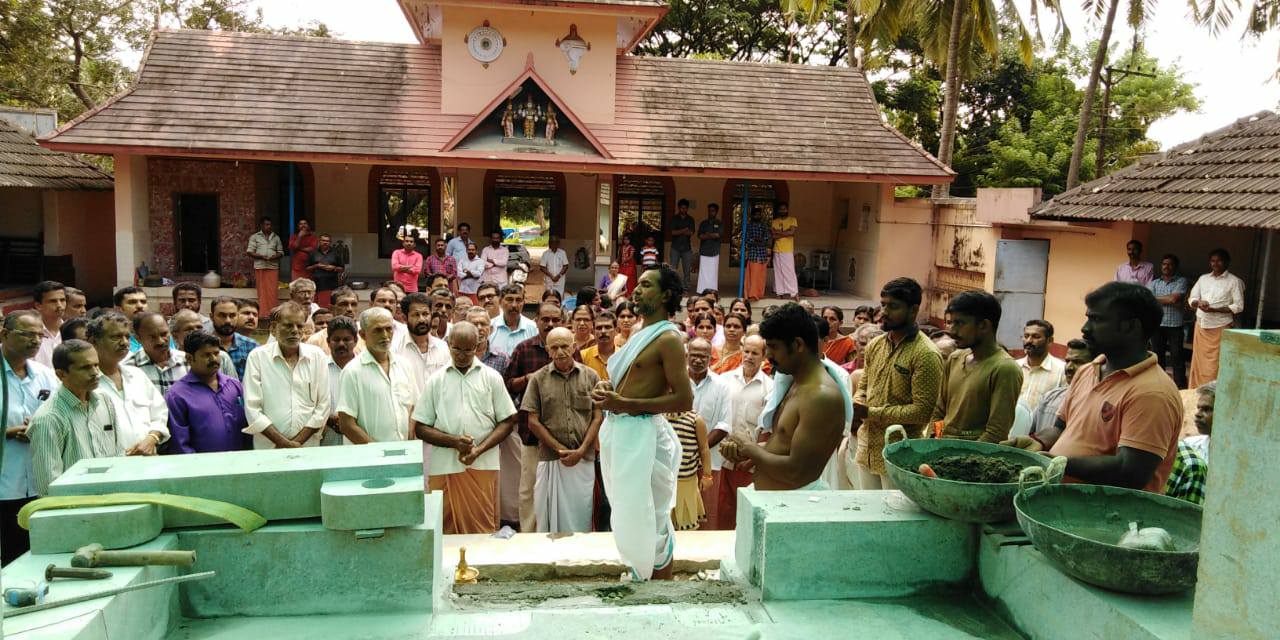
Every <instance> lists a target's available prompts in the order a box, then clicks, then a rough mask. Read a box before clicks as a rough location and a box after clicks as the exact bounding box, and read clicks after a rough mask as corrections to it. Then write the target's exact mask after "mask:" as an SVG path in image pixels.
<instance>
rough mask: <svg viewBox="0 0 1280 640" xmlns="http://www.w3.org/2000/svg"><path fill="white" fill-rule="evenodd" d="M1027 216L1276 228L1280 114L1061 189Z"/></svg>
mask: <svg viewBox="0 0 1280 640" xmlns="http://www.w3.org/2000/svg"><path fill="white" fill-rule="evenodd" d="M1031 217H1032V218H1039V219H1043V220H1128V221H1135V222H1163V223H1170V224H1195V225H1214V226H1225V227H1249V228H1259V229H1280V116H1277V115H1276V114H1275V113H1273V112H1271V111H1261V112H1259V113H1256V114H1254V115H1251V116H1248V117H1245V118H1241V119H1240V120H1237V121H1236V122H1235V123H1233V124H1231V125H1229V126H1227V127H1223V128H1222V129H1219V130H1217V131H1214V132H1211V133H1207V134H1205V135H1203V136H1201V137H1200V138H1199V139H1197V140H1193V141H1191V142H1187V143H1184V144H1181V145H1178V146H1176V147H1174V148H1172V149H1170V150H1169V151H1167V152H1165V153H1162V154H1159V155H1157V156H1153V157H1151V158H1147V159H1144V160H1140V161H1138V162H1136V163H1134V164H1132V165H1129V166H1128V167H1125V168H1124V169H1121V170H1119V171H1117V172H1115V173H1113V174H1111V175H1109V176H1104V177H1102V178H1099V179H1097V180H1094V181H1092V182H1088V183H1085V184H1082V185H1080V186H1078V187H1076V188H1074V189H1071V190H1068V191H1064V192H1063V193H1061V194H1059V195H1057V196H1055V197H1054V198H1053V199H1051V200H1049V201H1047V202H1044V203H1042V204H1040V206H1038V207H1036V208H1034V209H1032V210H1031Z"/></svg>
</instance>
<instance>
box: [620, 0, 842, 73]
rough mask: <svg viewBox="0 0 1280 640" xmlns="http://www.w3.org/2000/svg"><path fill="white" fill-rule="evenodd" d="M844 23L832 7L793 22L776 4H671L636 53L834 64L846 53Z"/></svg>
mask: <svg viewBox="0 0 1280 640" xmlns="http://www.w3.org/2000/svg"><path fill="white" fill-rule="evenodd" d="M845 25H846V21H845V17H844V14H843V13H842V12H840V11H837V10H835V9H825V10H823V11H822V12H821V13H820V14H818V15H817V16H816V17H815V18H814V19H813V20H811V21H805V22H803V23H801V22H797V21H795V20H792V19H791V18H788V17H787V16H786V15H785V14H784V13H783V12H782V10H781V9H780V8H779V6H778V1H777V0H671V10H670V11H668V12H667V15H666V16H664V17H663V18H662V20H661V21H660V22H659V23H658V26H657V27H655V28H654V30H653V31H652V32H651V33H650V34H649V35H648V37H646V38H645V39H644V40H643V41H642V42H641V43H640V44H639V46H638V47H637V53H641V54H644V55H652V56H665V57H673V58H693V57H699V58H714V59H718V60H741V61H752V62H796V63H800V64H828V65H833V66H834V65H838V64H841V62H842V61H844V60H845V59H846V56H847V55H848V51H847V49H846V45H845Z"/></svg>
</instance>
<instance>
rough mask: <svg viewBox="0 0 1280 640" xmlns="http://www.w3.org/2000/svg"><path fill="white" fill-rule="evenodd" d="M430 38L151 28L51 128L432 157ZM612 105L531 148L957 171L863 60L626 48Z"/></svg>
mask: <svg viewBox="0 0 1280 640" xmlns="http://www.w3.org/2000/svg"><path fill="white" fill-rule="evenodd" d="M440 58H441V56H440V49H439V47H438V46H433V45H419V44H391V43H375V42H351V41H343V40H334V39H324V38H306V37H298V36H279V35H266V34H246V33H231V32H214V31H191V30H162V31H158V32H156V34H155V36H154V39H153V42H152V44H151V46H150V47H149V48H148V51H147V53H146V56H145V57H144V59H143V64H142V68H141V70H140V72H139V74H138V79H137V81H136V82H135V84H134V85H133V86H132V87H131V88H130V89H128V90H127V91H125V92H123V93H121V94H120V95H117V96H116V97H114V98H112V99H111V100H110V101H108V102H107V103H106V104H104V105H102V106H101V107H99V108H97V109H95V110H93V111H90V112H88V113H86V114H84V115H82V116H81V117H80V118H77V119H76V120H73V121H72V122H70V123H68V124H67V125H64V126H63V127H62V128H61V129H59V130H58V131H57V132H55V133H53V134H51V135H49V136H46V137H45V138H44V140H45V141H46V142H45V144H46V145H47V146H50V147H51V148H56V149H62V150H75V151H83V152H95V151H96V152H98V153H112V152H119V151H125V152H132V153H164V152H170V153H189V154H201V155H204V154H211V155H238V156H242V157H255V156H257V155H264V156H274V157H313V158H314V159H318V160H324V159H326V157H329V158H332V159H334V160H343V159H356V160H358V159H370V160H373V161H379V160H408V161H418V160H421V161H428V162H429V161H431V159H441V158H459V159H464V158H470V159H471V160H476V159H477V158H482V157H483V156H476V155H475V154H471V155H470V156H468V154H467V153H466V152H461V151H454V152H448V153H445V152H442V151H441V149H443V148H444V147H445V146H446V144H447V143H448V142H449V141H450V139H452V138H453V137H454V136H455V135H456V134H457V133H458V132H459V131H460V130H461V129H463V128H464V127H466V126H467V125H468V123H470V122H471V120H472V119H473V116H468V115H460V114H444V113H441V110H440V77H441V69H440V64H441V62H440ZM615 115H616V117H615V121H614V122H613V123H612V124H597V123H587V126H588V127H589V128H590V129H591V132H592V133H593V134H594V135H595V136H596V137H597V138H598V139H599V141H600V142H601V143H602V144H603V145H604V146H605V147H607V148H608V150H609V151H610V153H611V154H612V155H613V156H614V158H613V159H604V158H595V157H589V158H583V157H572V158H566V157H564V156H554V155H548V156H529V157H521V158H520V161H522V162H526V163H530V164H543V163H545V164H546V166H548V167H554V166H555V165H556V164H557V163H559V164H561V165H564V164H568V163H571V164H572V166H574V167H584V168H595V169H606V170H607V169H609V168H610V166H611V165H612V166H618V165H621V167H620V168H621V169H622V170H626V168H627V167H635V168H644V167H647V168H651V169H656V170H661V171H667V170H674V171H677V172H681V170H686V171H688V172H697V171H700V172H719V173H725V172H726V171H736V172H753V173H757V174H765V173H768V174H787V173H793V174H794V173H799V174H820V175H813V176H812V177H814V178H823V177H833V178H843V179H849V180H856V179H863V180H883V181H892V182H913V181H914V182H943V181H948V180H950V179H951V177H952V176H953V174H952V172H950V171H949V170H948V169H946V168H945V167H944V166H943V165H942V164H941V163H939V162H938V161H937V160H936V159H935V158H934V157H933V156H931V155H929V154H928V153H927V152H925V151H924V150H923V149H921V148H920V147H919V146H917V145H915V144H914V143H912V142H911V141H909V140H907V139H906V138H905V137H904V136H902V135H901V134H900V133H898V132H897V131H896V130H894V129H893V128H892V127H890V126H888V125H887V124H886V123H885V122H884V121H883V119H882V118H881V117H880V112H879V109H878V107H877V105H876V103H875V100H874V98H873V95H872V92H871V88H870V86H869V85H868V84H867V81H866V78H865V76H863V75H862V73H861V72H859V71H856V70H853V69H847V68H839V67H815V66H803V65H783V64H757V63H735V62H718V61H707V60H686V59H671V58H651V57H635V56H621V57H619V58H618V66H617V91H616V114H615Z"/></svg>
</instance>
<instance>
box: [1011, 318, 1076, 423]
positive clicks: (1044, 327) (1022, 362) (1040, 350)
mask: <svg viewBox="0 0 1280 640" xmlns="http://www.w3.org/2000/svg"><path fill="white" fill-rule="evenodd" d="M1051 344H1053V325H1052V324H1050V323H1049V321H1047V320H1028V321H1027V324H1026V326H1024V327H1023V328H1022V350H1023V351H1024V352H1025V353H1026V354H1027V355H1025V356H1023V357H1021V358H1018V366H1019V367H1022V394H1021V395H1019V396H1018V402H1019V403H1021V404H1022V406H1023V407H1026V409H1027V411H1028V412H1030V411H1032V410H1034V409H1035V408H1036V406H1037V405H1039V404H1040V398H1042V397H1043V396H1044V394H1045V392H1046V391H1049V390H1050V389H1056V388H1057V387H1060V386H1062V381H1063V378H1064V376H1065V375H1066V374H1065V370H1066V366H1067V363H1066V362H1063V361H1062V360H1060V359H1058V358H1055V357H1053V355H1052V354H1050V353H1049V345H1051Z"/></svg>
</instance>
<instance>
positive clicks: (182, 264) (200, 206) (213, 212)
mask: <svg viewBox="0 0 1280 640" xmlns="http://www.w3.org/2000/svg"><path fill="white" fill-rule="evenodd" d="M175 197H176V200H177V202H176V203H175V206H176V210H177V215H176V216H175V217H176V218H177V222H178V238H179V244H178V271H179V272H180V273H205V272H207V271H209V270H210V269H214V270H216V269H218V267H219V264H220V263H219V260H220V257H221V256H220V254H219V249H218V244H219V243H218V224H219V216H218V195H217V194H214V193H179V194H177V196H175Z"/></svg>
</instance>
